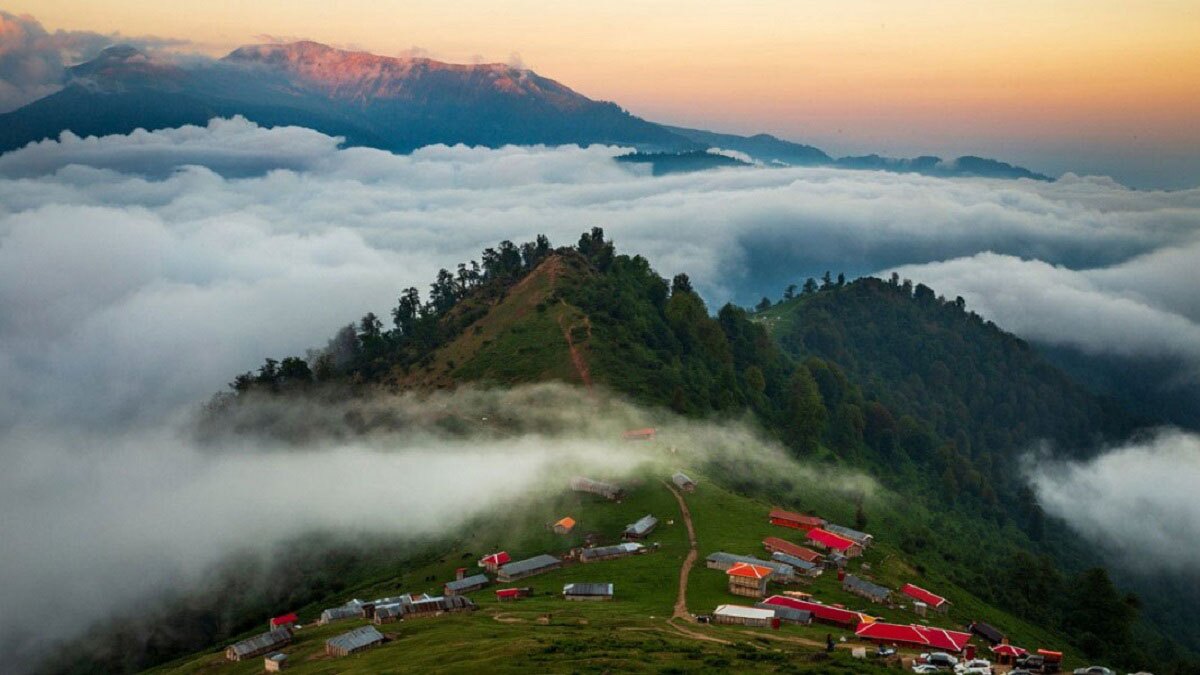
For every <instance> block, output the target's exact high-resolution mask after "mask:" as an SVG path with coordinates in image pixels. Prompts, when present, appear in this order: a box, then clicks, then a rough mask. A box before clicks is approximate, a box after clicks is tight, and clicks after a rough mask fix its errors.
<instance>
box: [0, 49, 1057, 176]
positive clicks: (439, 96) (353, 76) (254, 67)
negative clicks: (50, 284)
mask: <svg viewBox="0 0 1200 675" xmlns="http://www.w3.org/2000/svg"><path fill="white" fill-rule="evenodd" d="M232 115H243V116H245V117H247V118H248V119H251V120H253V121H255V122H257V123H258V124H261V125H264V126H279V125H297V126H303V127H308V128H311V129H315V130H317V131H320V132H322V133H326V134H330V135H336V136H343V137H345V139H346V142H347V144H349V145H355V146H368V147H374V148H380V149H384V150H390V151H393V152H401V153H403V152H410V151H412V150H414V149H416V148H419V147H421V146H425V145H430V144H435V143H446V144H455V143H465V144H467V145H480V146H487V147H498V146H502V145H508V144H514V145H531V144H546V145H566V144H579V145H587V144H593V143H602V144H612V145H622V146H629V147H633V148H635V149H636V150H638V151H639V152H640V153H653V154H656V155H663V156H666V155H671V154H681V153H682V154H688V153H696V152H703V151H705V150H708V149H710V148H721V149H725V150H734V151H737V152H741V153H744V154H746V155H747V156H749V157H750V158H751V159H753V160H755V161H757V162H760V163H763V164H766V165H787V166H835V167H845V168H856V169H875V170H886V171H898V172H914V173H923V174H931V175H943V176H986V177H994V178H1033V179H1038V180H1050V178H1049V177H1047V176H1043V175H1041V174H1037V173H1034V172H1032V171H1029V170H1028V169H1024V168H1021V167H1017V166H1012V165H1010V164H1006V163H1004V162H1000V161H996V160H990V159H984V158H980V157H959V158H958V159H955V160H949V161H946V160H942V159H941V158H938V157H918V158H915V159H892V158H887V157H879V156H877V155H868V156H865V157H846V158H841V159H835V158H833V157H831V156H830V155H828V154H827V153H825V152H823V151H821V150H819V149H818V148H815V147H812V146H810V145H804V144H800V143H792V142H789V141H785V140H781V139H779V138H775V137H774V136H769V135H766V134H759V135H755V136H748V137H747V136H738V135H734V134H721V133H715V132H711V131H702V130H698V129H686V128H681V127H671V126H666V125H662V124H656V123H654V122H650V121H648V120H644V119H642V118H640V117H636V116H634V115H631V114H630V113H629V112H627V111H626V110H624V109H622V108H621V107H620V106H618V105H617V104H615V103H612V102H607V101H595V100H592V99H590V98H587V97H586V96H583V95H582V94H579V93H578V92H576V91H574V90H572V89H570V88H569V87H566V86H564V85H562V84H560V83H558V82H556V81H554V80H551V79H548V78H545V77H542V76H540V75H538V74H537V73H535V72H533V71H531V70H527V69H523V68H517V67H514V66H509V65H504V64H496V63H490V64H476V65H460V64H449V63H442V62H440V61H435V60H432V59H427V58H418V57H405V58H394V57H385V56H377V55H375V54H369V53H365V52H352V51H345V50H341V49H334V48H332V47H329V46H326V45H322V44H318V43H315V42H294V43H290V44H262V45H251V46H246V47H241V48H238V49H236V50H234V51H233V52H231V53H230V54H229V55H227V56H225V57H224V58H221V59H218V60H215V61H203V62H195V63H188V64H177V63H172V62H167V61H162V60H159V59H156V58H154V57H152V56H149V55H147V54H145V53H143V52H141V51H139V50H137V49H135V48H133V47H129V46H115V47H110V48H108V49H106V50H104V51H103V52H102V53H101V54H100V55H99V56H97V57H96V58H95V59H93V60H92V61H89V62H87V63H83V64H80V65H78V66H74V67H72V68H69V69H68V71H67V74H66V81H65V82H64V87H63V89H62V90H60V91H58V92H56V93H54V94H51V95H50V96H47V97H45V98H42V99H39V100H37V101H34V102H33V103H30V104H28V105H26V106H24V107H22V108H19V109H17V110H14V111H12V112H8V113H5V114H2V115H0V151H7V150H12V149H15V148H19V147H22V146H24V145H26V144H28V143H30V142H33V141H39V140H43V139H46V138H57V137H58V135H59V134H60V133H61V132H62V131H64V130H69V131H71V132H73V133H75V134H77V135H80V136H93V135H94V136H102V135H107V134H124V133H129V132H130V131H133V130H134V129H138V128H145V129H161V128H170V127H178V126H181V125H184V124H204V123H205V122H207V121H208V120H209V119H211V118H213V117H228V116H232ZM659 159H660V161H661V159H662V158H661V157H660V158H659ZM672 164H673V165H674V166H676V167H677V166H682V165H683V164H681V163H680V162H673V163H672ZM688 164H690V165H692V166H695V167H696V168H709V167H711V166H713V165H714V164H721V165H723V164H725V163H721V162H719V160H718V161H717V162H698V163H688ZM657 165H658V163H657V162H655V166H657Z"/></svg>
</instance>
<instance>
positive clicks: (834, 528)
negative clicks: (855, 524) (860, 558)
mask: <svg viewBox="0 0 1200 675" xmlns="http://www.w3.org/2000/svg"><path fill="white" fill-rule="evenodd" d="M823 529H825V530H826V531H827V532H832V533H834V534H840V535H842V536H843V537H845V538H847V539H853V540H854V541H856V542H858V543H860V544H861V543H863V542H864V541H866V540H868V539H872V538H873V537H871V535H869V534H867V533H866V532H859V531H858V530H852V529H850V528H848V527H843V526H841V525H833V524H832V523H826V524H825V527H824V528H823Z"/></svg>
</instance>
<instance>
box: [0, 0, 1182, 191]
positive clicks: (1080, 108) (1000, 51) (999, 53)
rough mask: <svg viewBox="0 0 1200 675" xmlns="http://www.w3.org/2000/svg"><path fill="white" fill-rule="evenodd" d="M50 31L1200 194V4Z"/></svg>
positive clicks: (445, 17)
mask: <svg viewBox="0 0 1200 675" xmlns="http://www.w3.org/2000/svg"><path fill="white" fill-rule="evenodd" d="M0 7H2V8H3V9H5V10H6V11H9V12H13V13H18V14H21V13H28V14H31V15H33V16H35V17H36V18H37V19H38V20H39V21H41V22H42V23H43V24H44V25H45V27H46V28H47V29H49V30H56V29H67V30H76V29H78V30H91V31H98V32H104V33H110V32H120V33H121V34H122V35H133V36H137V35H156V36H162V37H174V38H185V39H187V40H190V41H192V42H193V43H194V46H193V47H191V49H193V50H196V51H204V52H207V53H211V54H223V53H225V52H227V51H228V50H230V49H231V48H233V47H235V46H237V45H240V44H245V43H247V42H254V41H264V40H266V39H268V38H267V37H265V36H273V37H275V38H281V39H292V38H308V39H314V40H318V41H321V42H325V43H329V44H334V45H337V46H343V47H354V48H360V49H364V50H367V51H372V52H375V53H379V54H387V55H396V54H400V53H405V52H408V51H410V50H412V49H414V48H416V49H418V50H420V53H423V54H426V55H428V56H431V57H433V58H438V59H441V60H447V61H456V62H469V61H471V60H474V59H479V58H482V59H484V60H488V61H519V62H521V63H523V64H524V65H525V66H527V67H529V68H532V69H534V70H536V71H538V72H539V73H541V74H543V75H546V76H548V77H552V78H554V79H557V80H559V81H561V82H563V83H564V84H567V85H568V86H571V87H573V88H575V89H577V90H579V91H580V92H582V93H584V94H586V95H588V96H591V97H593V98H601V99H609V100H614V101H616V102H618V103H620V104H621V105H622V106H624V107H626V108H628V109H629V110H631V111H632V112H634V113H635V114H638V115H641V116H644V117H648V118H650V119H653V120H655V121H661V122H667V123H675V124H684V125H693V126H701V127H705V128H711V129H715V130H720V131H734V132H742V133H750V132H759V131H766V132H770V133H774V134H776V135H780V136H783V137H786V138H789V139H793V140H799V141H804V142H809V143H813V144H815V145H818V146H820V147H822V148H823V149H826V150H828V151H830V152H832V153H834V154H848V153H863V152H879V153H881V154H892V155H913V154H919V153H930V154H942V155H955V154H967V153H973V154H982V155H989V156H994V157H997V158H1000V159H1004V160H1006V161H1012V162H1016V163H1021V164H1025V165H1027V166H1030V167H1031V168H1034V169H1036V170H1042V171H1046V172H1050V173H1058V172H1062V171H1068V170H1073V171H1076V172H1099V173H1107V174H1109V175H1113V176H1115V177H1117V178H1119V179H1121V180H1123V181H1124V182H1126V183H1128V184H1131V185H1139V184H1143V185H1165V186H1170V187H1182V186H1185V185H1187V186H1191V185H1196V184H1200V131H1198V129H1200V123H1198V122H1197V120H1198V119H1200V1H1197V0H1190V1H1159V2H1155V1H1143V2H1134V1H1130V2H1113V1H1111V0H1091V1H1087V2H1083V1H1076V0H1065V1H1063V0H1059V1H1047V0H1042V1H1039V2H1026V1H1024V0H1020V1H1011V2H1005V1H993V2H957V3H945V2H937V1H921V2H900V1H892V2H886V1H885V2H873V1H845V0H843V1H841V2H804V1H797V0H791V1H788V0H739V1H736V2H730V1H727V0H715V1H709V2H702V1H694V2H681V1H677V0H658V1H653V0H641V1H636V2H634V1H624V0H606V1H604V2H589V3H583V2H574V1H571V0H564V1H560V2H557V3H550V2H545V1H544V0H543V1H541V2H531V1H527V0H519V1H516V2H479V1H475V0H468V1H462V2H451V1H441V2H421V1H411V0H410V1H405V2H380V1H375V2H372V1H370V0H343V1H341V2H330V1H312V0H261V1H254V0H241V1H239V2H229V1H225V0H210V1H209V2H201V3H186V4H184V3H175V2H144V1H135V0H105V1H103V2H98V1H96V0H90V1H79V0H34V1H32V2H29V1H13V0H8V1H4V0H0Z"/></svg>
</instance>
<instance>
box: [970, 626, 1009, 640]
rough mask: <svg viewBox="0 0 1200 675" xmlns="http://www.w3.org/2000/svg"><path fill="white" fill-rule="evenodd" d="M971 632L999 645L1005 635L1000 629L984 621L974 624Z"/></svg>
mask: <svg viewBox="0 0 1200 675" xmlns="http://www.w3.org/2000/svg"><path fill="white" fill-rule="evenodd" d="M971 632H972V633H975V634H976V635H980V636H982V637H983V638H984V639H986V640H987V641H988V642H993V643H998V642H1001V641H1003V640H1004V633H1002V632H1001V631H1000V629H999V628H996V627H995V626H992V625H989V624H986V623H984V622H982V621H975V622H973V623H972V624H971Z"/></svg>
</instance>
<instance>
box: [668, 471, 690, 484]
mask: <svg viewBox="0 0 1200 675" xmlns="http://www.w3.org/2000/svg"><path fill="white" fill-rule="evenodd" d="M671 480H672V481H673V482H674V483H675V484H676V485H678V486H679V487H683V486H684V485H687V484H688V483H691V484H692V485H695V484H696V481H694V480H692V479H691V478H689V477H688V475H687V474H686V473H684V472H682V471H676V472H675V475H674V476H671Z"/></svg>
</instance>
